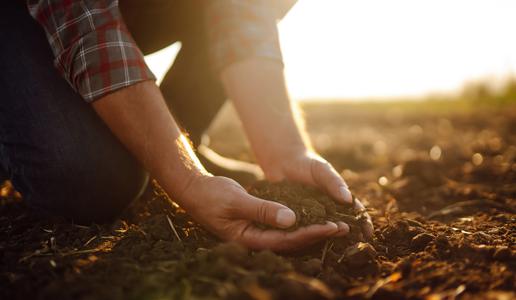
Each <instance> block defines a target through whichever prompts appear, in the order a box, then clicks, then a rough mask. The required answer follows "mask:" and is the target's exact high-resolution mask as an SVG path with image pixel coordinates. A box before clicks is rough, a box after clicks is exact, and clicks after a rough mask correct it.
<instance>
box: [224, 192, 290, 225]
mask: <svg viewBox="0 0 516 300" xmlns="http://www.w3.org/2000/svg"><path fill="white" fill-rule="evenodd" d="M237 203H238V204H237V207H235V208H234V209H235V212H236V214H237V215H238V217H240V218H243V219H247V220H253V221H256V222H259V223H262V224H267V225H271V226H274V227H278V228H287V227H290V226H292V225H294V223H295V222H296V214H295V213H294V212H293V211H292V210H291V209H290V208H288V207H286V206H285V205H282V204H279V203H277V202H273V201H267V200H263V199H260V198H257V197H254V196H251V195H249V194H247V193H245V194H243V195H242V198H241V201H238V202H237Z"/></svg>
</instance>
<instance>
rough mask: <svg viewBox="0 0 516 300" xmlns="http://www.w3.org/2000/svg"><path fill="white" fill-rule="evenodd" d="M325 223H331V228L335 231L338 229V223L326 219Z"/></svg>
mask: <svg viewBox="0 0 516 300" xmlns="http://www.w3.org/2000/svg"><path fill="white" fill-rule="evenodd" d="M326 225H331V227H333V228H332V229H337V231H338V230H339V225H337V224H336V223H334V222H330V221H326Z"/></svg>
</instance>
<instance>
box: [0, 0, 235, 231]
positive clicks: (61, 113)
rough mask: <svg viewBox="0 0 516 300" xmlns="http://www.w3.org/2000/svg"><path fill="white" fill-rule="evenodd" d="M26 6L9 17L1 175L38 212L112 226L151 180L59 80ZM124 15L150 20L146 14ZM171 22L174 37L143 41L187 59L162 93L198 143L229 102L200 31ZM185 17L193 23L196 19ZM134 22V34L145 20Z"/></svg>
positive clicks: (2, 74) (1, 57) (5, 12)
mask: <svg viewBox="0 0 516 300" xmlns="http://www.w3.org/2000/svg"><path fill="white" fill-rule="evenodd" d="M22 2H23V1H7V3H4V4H2V10H0V41H1V42H0V169H1V170H0V172H1V171H2V170H3V172H4V173H7V176H8V178H9V179H11V181H12V182H13V185H14V186H15V188H16V189H17V190H18V191H19V192H20V193H21V194H22V196H23V199H24V201H26V202H27V203H28V204H29V205H30V206H32V207H35V208H37V209H41V210H45V211H49V212H51V213H54V214H59V215H63V216H67V217H70V218H72V219H74V220H75V221H77V222H91V221H96V222H103V221H109V220H112V219H113V218H115V217H117V216H118V215H119V214H120V213H121V212H122V211H123V209H124V208H125V207H127V205H128V204H129V203H130V202H131V201H133V200H134V199H136V198H138V197H139V196H140V195H141V193H142V191H143V190H144V189H145V187H146V185H147V182H148V174H147V172H145V170H144V169H143V168H142V167H141V165H140V164H139V163H138V162H137V161H136V160H135V158H134V157H133V156H132V155H131V154H130V153H129V152H128V151H127V150H126V149H125V147H124V146H123V145H122V144H121V143H120V142H119V141H118V140H117V139H116V138H115V137H114V136H113V135H112V133H111V132H110V131H109V129H108V128H107V126H106V125H105V124H104V123H103V122H102V120H101V119H99V117H98V116H97V115H96V113H95V112H94V110H93V109H92V107H91V106H90V105H89V104H87V103H85V102H84V101H83V100H82V99H81V97H80V96H79V95H78V94H77V93H75V92H74V91H73V90H72V88H71V87H70V86H69V85H68V83H67V82H66V81H65V80H64V79H63V78H62V77H61V76H60V75H59V74H58V72H57V70H56V69H55V68H54V66H53V55H52V53H51V50H50V48H49V46H48V42H47V40H46V37H45V34H44V32H43V31H42V29H41V28H40V27H39V26H38V25H37V24H36V23H35V21H33V19H32V18H31V17H30V15H29V14H28V12H27V8H26V7H25V6H24V5H23V3H22ZM145 2H146V1H134V3H133V5H137V4H138V3H145ZM170 2H171V3H176V1H170ZM180 2H181V1H180ZM122 3H124V1H122ZM126 3H131V1H127V2H126ZM181 3H190V1H186V2H181ZM140 5H143V4H140ZM171 5H172V4H171ZM181 5H183V6H184V4H181ZM187 5H188V4H187ZM162 8H163V7H161V11H164V10H163V9H162ZM123 9H124V10H127V11H130V10H132V9H136V10H139V11H140V12H141V14H135V15H145V13H144V10H143V9H144V8H139V7H123ZM149 9H150V8H149ZM153 9H156V8H153ZM184 9H187V8H184ZM188 9H191V8H188ZM175 11H177V10H175ZM191 11H192V13H194V12H196V11H199V10H191ZM169 12H170V10H169ZM195 14H196V15H198V13H195ZM148 15H149V16H152V19H153V20H152V21H156V20H157V19H159V18H156V14H155V13H149V14H148ZM162 15H163V20H171V19H173V20H175V21H174V22H175V23H174V24H168V26H170V27H169V28H171V30H168V31H164V32H166V33H167V34H156V35H154V36H155V37H154V38H153V39H150V40H149V36H153V35H152V34H151V32H147V33H146V34H141V36H142V38H143V37H146V39H148V41H145V40H139V37H138V35H139V34H135V40H136V42H137V43H138V44H139V45H140V43H146V44H149V45H151V46H149V49H150V50H149V51H151V50H156V49H152V48H153V47H157V46H156V45H158V46H160V45H163V46H166V45H169V44H171V43H173V42H175V41H178V40H181V42H182V44H183V46H182V50H181V51H180V54H179V56H178V57H177V59H176V62H175V63H174V66H173V67H172V69H171V71H170V72H169V73H168V74H167V76H166V78H165V80H164V81H163V84H162V87H161V88H162V91H163V94H164V95H165V97H166V98H167V99H169V100H168V101H167V102H168V105H169V107H171V108H173V109H172V110H173V113H174V115H175V116H176V118H177V119H178V120H179V121H180V124H181V125H182V126H183V127H184V128H185V129H186V130H188V131H191V132H190V134H191V137H192V139H193V140H194V143H199V141H200V136H201V134H202V132H203V131H204V130H205V129H206V128H207V127H208V125H209V123H210V122H211V119H212V118H213V117H214V116H215V114H216V112H217V110H218V109H219V108H220V106H221V105H222V104H223V102H224V101H225V98H226V97H225V95H224V92H223V89H222V87H221V85H220V82H219V80H218V79H217V78H216V76H215V75H214V74H213V73H212V72H211V71H210V70H209V63H208V55H207V51H206V48H207V47H205V45H204V39H203V38H199V36H201V37H202V35H199V33H202V32H201V31H200V30H202V29H201V27H200V26H198V27H196V26H179V25H180V24H179V23H178V22H179V21H180V20H181V19H178V18H170V13H169V14H165V11H164V12H163V13H162ZM180 15H182V18H183V19H184V20H185V22H188V23H187V24H192V23H191V22H192V19H191V18H192V14H190V15H189V14H188V13H185V11H183V12H182V14H180ZM189 18H190V19H189ZM128 19H129V20H126V22H128V27H129V28H130V29H131V28H138V27H137V26H138V25H137V24H138V23H139V24H142V23H141V22H142V21H143V20H141V19H139V20H135V23H134V24H132V23H130V22H131V21H130V19H131V18H128ZM178 20H179V21H178ZM163 22H164V23H163V24H162V26H167V24H166V21H163ZM178 24H179V25H178ZM194 24H195V22H194ZM198 24H202V22H198ZM174 28H175V29H176V30H172V29H174ZM181 28H182V29H181ZM149 30H150V29H149ZM192 30H193V31H192ZM196 31H197V32H196ZM189 37H192V38H191V39H190V38H189ZM140 46H141V45H140ZM142 49H145V47H142ZM144 51H145V50H144ZM200 85H202V86H203V88H202V89H200V88H199V86H200ZM199 107H203V108H204V109H202V111H201V112H200V113H195V114H192V113H191V111H192V110H193V109H195V108H199ZM0 177H1V176H0Z"/></svg>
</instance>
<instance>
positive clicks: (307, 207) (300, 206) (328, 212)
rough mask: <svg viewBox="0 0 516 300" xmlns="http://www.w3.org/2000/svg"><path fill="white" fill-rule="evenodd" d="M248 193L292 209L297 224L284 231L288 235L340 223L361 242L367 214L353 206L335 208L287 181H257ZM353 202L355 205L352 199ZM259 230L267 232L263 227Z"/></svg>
mask: <svg viewBox="0 0 516 300" xmlns="http://www.w3.org/2000/svg"><path fill="white" fill-rule="evenodd" d="M249 193H250V194H251V195H253V196H256V197H258V198H262V199H266V200H270V201H275V202H278V203H281V204H283V205H285V206H287V207H289V208H290V209H292V210H293V211H294V213H295V214H296V223H295V224H294V225H292V226H291V227H289V228H287V229H286V230H288V231H294V230H296V229H298V228H300V227H303V226H308V225H312V224H325V223H326V222H327V221H332V222H338V221H342V222H344V223H347V224H348V225H349V226H350V235H351V236H353V237H355V239H356V238H358V239H361V238H362V237H361V236H362V227H363V225H364V223H365V222H367V216H366V211H365V210H363V209H358V208H356V207H355V206H354V205H347V204H338V203H336V202H335V200H333V199H331V198H330V197H329V196H328V195H326V194H324V193H323V192H321V191H319V190H317V189H316V188H313V187H309V186H306V185H302V184H299V183H293V182H287V181H283V182H279V183H269V182H267V181H259V182H256V183H255V184H254V185H252V186H251V188H250V189H249ZM353 201H356V198H355V197H354V196H353ZM260 226H262V227H264V228H270V227H269V226H266V225H260Z"/></svg>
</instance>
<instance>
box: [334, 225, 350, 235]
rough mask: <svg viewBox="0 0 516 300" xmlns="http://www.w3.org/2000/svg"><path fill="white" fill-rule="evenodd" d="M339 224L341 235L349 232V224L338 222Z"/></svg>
mask: <svg viewBox="0 0 516 300" xmlns="http://www.w3.org/2000/svg"><path fill="white" fill-rule="evenodd" d="M337 226H339V235H346V234H348V233H349V230H350V229H349V225H348V224H346V223H344V222H338V223H337Z"/></svg>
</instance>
